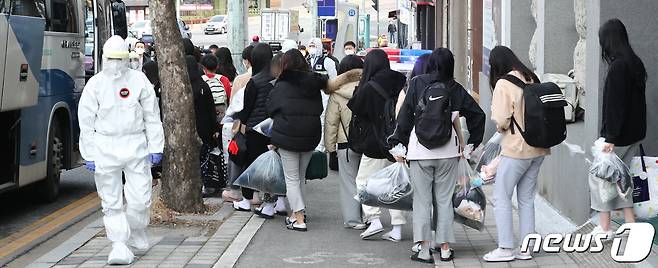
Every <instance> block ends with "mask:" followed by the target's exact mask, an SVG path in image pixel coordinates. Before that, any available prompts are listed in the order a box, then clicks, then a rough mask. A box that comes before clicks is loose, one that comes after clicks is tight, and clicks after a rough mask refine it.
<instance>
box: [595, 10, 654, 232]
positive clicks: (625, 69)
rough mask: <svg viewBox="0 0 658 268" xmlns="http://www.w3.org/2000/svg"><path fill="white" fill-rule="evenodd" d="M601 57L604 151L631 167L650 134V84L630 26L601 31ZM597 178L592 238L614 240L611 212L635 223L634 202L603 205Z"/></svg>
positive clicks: (612, 23)
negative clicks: (605, 69) (603, 65)
mask: <svg viewBox="0 0 658 268" xmlns="http://www.w3.org/2000/svg"><path fill="white" fill-rule="evenodd" d="M599 42H600V45H601V52H602V53H601V57H602V58H603V60H604V61H605V62H606V63H607V64H608V73H607V75H606V78H605V84H604V87H603V109H602V111H601V113H602V118H601V119H602V123H601V132H600V134H601V137H603V138H604V139H605V145H604V148H603V151H605V152H615V153H617V155H619V157H620V158H621V159H622V160H623V161H624V163H626V165H630V162H631V160H632V159H633V157H634V156H638V155H639V149H640V143H641V142H642V140H644V138H645V137H646V132H647V107H646V96H645V91H646V82H647V71H646V69H645V67H644V63H642V59H640V57H638V56H637V54H635V52H634V51H633V48H632V47H631V45H630V43H629V40H628V32H627V31H626V26H624V24H623V23H622V22H621V21H620V20H618V19H612V20H609V21H607V22H606V23H604V24H603V25H602V26H601V28H600V29H599ZM595 179H596V178H593V176H590V179H589V186H590V199H591V208H592V209H593V210H595V211H598V212H599V224H600V225H599V226H597V227H595V228H594V230H593V231H592V233H591V234H593V235H596V234H600V233H603V234H606V235H607V239H612V238H613V231H612V230H611V229H610V212H611V211H613V210H618V209H622V210H623V211H624V222H626V223H631V222H635V215H634V213H633V198H628V199H624V198H621V197H619V196H618V197H616V198H615V199H613V200H611V201H609V202H601V199H600V195H599V194H598V193H599V190H598V183H596V182H595V181H593V180H595Z"/></svg>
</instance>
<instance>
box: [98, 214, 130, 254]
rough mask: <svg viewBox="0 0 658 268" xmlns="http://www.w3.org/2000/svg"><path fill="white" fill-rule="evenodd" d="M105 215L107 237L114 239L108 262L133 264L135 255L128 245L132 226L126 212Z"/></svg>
mask: <svg viewBox="0 0 658 268" xmlns="http://www.w3.org/2000/svg"><path fill="white" fill-rule="evenodd" d="M108 214H110V215H109V216H108V215H105V216H104V217H103V223H104V224H105V232H106V233H107V238H108V239H109V240H110V241H112V251H111V252H110V255H109V256H108V257H107V263H108V264H110V265H112V264H116V265H127V264H131V263H132V262H133V261H134V259H135V255H134V254H133V253H132V251H130V249H129V248H128V247H127V246H126V241H128V237H130V227H129V226H128V219H127V218H126V214H125V213H124V212H112V211H110V212H109V213H108Z"/></svg>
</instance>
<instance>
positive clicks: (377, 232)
mask: <svg viewBox="0 0 658 268" xmlns="http://www.w3.org/2000/svg"><path fill="white" fill-rule="evenodd" d="M383 231H384V228H381V229H378V230H377V231H374V232H372V233H369V234H367V235H360V236H361V239H368V238H371V237H373V236H375V235H377V234H379V233H381V232H383Z"/></svg>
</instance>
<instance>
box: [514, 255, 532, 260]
mask: <svg viewBox="0 0 658 268" xmlns="http://www.w3.org/2000/svg"><path fill="white" fill-rule="evenodd" d="M514 259H516V260H520V261H529V260H532V256H515V257H514Z"/></svg>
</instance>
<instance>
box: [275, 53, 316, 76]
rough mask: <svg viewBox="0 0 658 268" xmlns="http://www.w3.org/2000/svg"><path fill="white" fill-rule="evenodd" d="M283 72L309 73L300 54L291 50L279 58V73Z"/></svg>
mask: <svg viewBox="0 0 658 268" xmlns="http://www.w3.org/2000/svg"><path fill="white" fill-rule="evenodd" d="M285 71H310V69H309V66H308V63H307V62H306V59H304V55H302V52H300V51H299V50H297V49H291V50H288V51H286V53H283V56H282V57H281V72H285Z"/></svg>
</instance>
